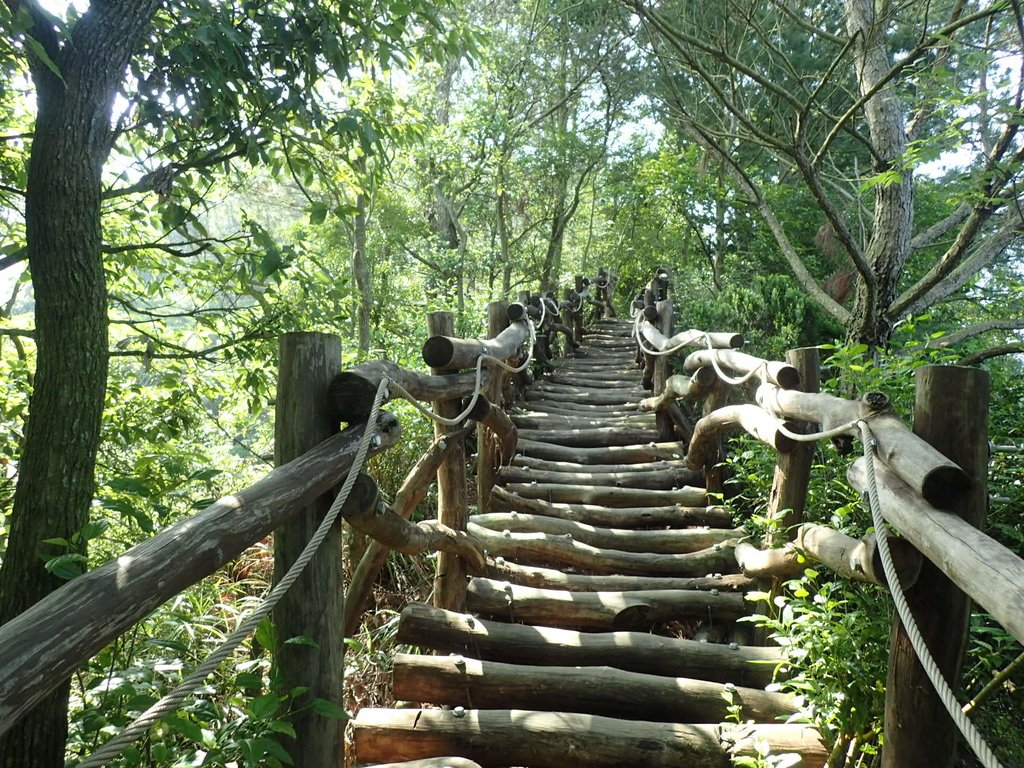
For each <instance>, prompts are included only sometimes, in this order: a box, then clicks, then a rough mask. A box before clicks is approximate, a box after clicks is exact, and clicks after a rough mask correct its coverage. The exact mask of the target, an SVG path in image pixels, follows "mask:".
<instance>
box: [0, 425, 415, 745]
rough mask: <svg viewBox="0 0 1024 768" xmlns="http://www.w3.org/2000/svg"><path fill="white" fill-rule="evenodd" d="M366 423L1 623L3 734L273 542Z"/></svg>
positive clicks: (384, 435)
mask: <svg viewBox="0 0 1024 768" xmlns="http://www.w3.org/2000/svg"><path fill="white" fill-rule="evenodd" d="M363 432H364V427H363V425H354V426H351V427H349V428H348V429H345V430H344V431H342V432H341V433H340V434H337V435H335V436H333V437H331V438H328V439H327V440H325V441H324V442H322V443H321V444H320V445H318V446H317V447H316V448H314V449H313V450H311V451H309V452H307V453H305V454H303V455H302V456H300V457H299V458H297V459H294V460H293V461H290V462H288V463H287V464H285V465H284V466H281V467H277V468H276V469H274V470H273V471H271V472H270V473H269V474H268V475H266V476H265V477H264V478H263V479H262V480H259V481H258V482H256V483H255V484H253V485H251V486H249V487H248V488H245V489H243V490H241V491H239V492H237V493H234V494H231V495H229V496H225V497H224V498H222V499H219V500H218V501H216V502H214V503H213V504H211V505H210V506H209V507H207V508H206V509H204V510H203V511H202V512H199V513H198V514H196V515H193V516H191V517H188V518H186V519H184V520H182V521H180V522H178V523H176V524H174V525H172V526H171V527H170V528H167V529H165V530H163V531H161V532H160V533H158V534H157V535H156V536H153V537H152V538H150V539H146V540H145V541H143V542H141V543H140V544H137V545H135V546H134V547H132V548H131V549H129V550H127V551H126V552H125V553H124V554H122V555H120V556H118V557H116V558H114V559H112V560H110V561H108V562H106V563H104V564H103V565H101V566H99V567H98V568H95V569H93V570H91V571H88V572H87V573H84V574H82V575H81V576H78V577H76V578H74V579H72V580H71V581H69V582H68V583H67V584H65V585H64V586H62V587H61V588H60V589H58V590H56V591H55V592H53V593H51V594H50V595H48V596H47V597H46V598H44V599H43V600H41V601H40V602H38V603H36V604H35V605H34V606H32V607H31V608H29V609H28V610H27V611H25V612H24V613H22V614H20V615H18V616H17V617H15V618H14V619H12V620H11V621H9V622H7V623H6V624H4V625H3V626H2V627H0V733H2V732H4V731H6V730H7V729H8V728H10V727H11V725H13V724H14V722H15V721H16V720H17V719H18V718H20V717H21V716H22V715H24V714H25V713H26V712H27V711H28V710H30V709H31V708H32V707H33V706H35V705H36V704H37V703H38V702H39V701H40V699H42V698H43V697H44V696H45V695H46V694H47V693H49V692H50V691H51V690H53V689H54V688H55V687H56V686H57V685H59V684H60V683H61V682H62V681H64V680H66V679H67V678H68V677H69V676H70V675H71V673H72V672H74V671H75V670H76V669H78V668H79V667H80V666H81V665H82V664H84V663H85V661H86V660H87V659H89V658H90V657H92V656H94V655H95V654H96V653H98V652H99V651H100V649H102V648H103V647H104V646H105V645H107V644H108V643H109V642H111V641H112V640H113V639H114V638H116V637H118V636H119V635H120V634H121V633H122V632H124V631H125V630H127V629H128V628H129V627H131V626H132V625H133V624H135V623H136V622H138V621H140V620H141V619H142V618H143V617H145V616H146V615H148V614H149V613H150V612H151V611H152V610H153V609H154V608H156V607H157V606H159V605H160V604H161V603H163V602H164V601H165V600H167V599H169V598H171V597H173V596H174V595H176V594H178V593H179V592H181V591H182V590H184V589H186V588H187V587H190V586H191V585H193V584H195V583H196V582H198V581H200V580H201V579H202V578H204V577H205V576H208V575H209V574H211V573H213V572H214V571H215V570H217V569H218V568H220V567H221V566H222V565H224V564H225V563H227V562H229V561H231V560H233V559H234V558H236V557H238V555H239V554H241V552H242V551H243V550H244V549H245V548H246V547H249V546H250V545H252V544H255V543H256V542H257V541H259V540H261V539H263V538H265V537H266V536H267V535H269V534H270V533H271V532H272V531H273V530H275V529H277V528H279V527H280V526H281V525H282V524H283V523H284V522H285V521H286V520H288V519H289V518H290V517H291V516H292V515H295V514H298V512H299V511H300V510H302V509H304V508H305V507H307V506H309V504H310V503H312V501H313V500H314V499H316V498H318V497H319V496H321V495H322V494H323V493H325V492H326V491H327V490H328V489H330V488H333V487H334V486H335V485H336V484H337V483H338V482H339V481H340V479H341V478H343V477H344V476H345V474H346V473H347V472H348V470H349V468H350V467H351V466H352V459H353V457H354V456H355V453H356V449H357V448H358V445H359V442H360V440H361V439H362V436H363ZM377 434H378V436H379V437H380V442H379V443H376V444H372V443H371V447H370V455H374V454H376V453H380V452H381V451H382V450H384V449H386V448H388V447H390V446H392V445H394V444H395V443H396V442H398V439H399V436H400V434H401V430H400V429H399V425H398V420H397V419H396V418H395V417H394V416H392V415H391V414H390V413H387V412H382V413H381V414H380V417H379V418H378V421H377Z"/></svg>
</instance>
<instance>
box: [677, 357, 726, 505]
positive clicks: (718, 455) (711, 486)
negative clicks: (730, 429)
mask: <svg viewBox="0 0 1024 768" xmlns="http://www.w3.org/2000/svg"><path fill="white" fill-rule="evenodd" d="M728 402H729V387H728V386H726V384H725V382H723V381H720V380H719V379H718V378H717V376H716V378H715V383H714V384H713V385H712V386H711V388H710V389H709V390H708V392H707V395H706V396H705V397H704V405H703V408H702V412H703V414H704V416H709V415H711V414H712V413H714V412H715V411H717V410H718V409H719V408H722V407H723V406H725V405H726V404H727V403H728ZM691 439H692V438H691ZM706 450H707V455H706V457H705V459H704V487H705V488H707V489H708V493H711V494H716V495H718V498H722V496H724V494H725V467H724V462H723V461H722V459H723V456H722V442H721V440H717V439H716V440H714V441H713V444H712V445H711V446H708V449H706ZM689 461H690V457H689V447H687V465H689Z"/></svg>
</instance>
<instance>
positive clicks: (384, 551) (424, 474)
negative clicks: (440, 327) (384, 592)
mask: <svg viewBox="0 0 1024 768" xmlns="http://www.w3.org/2000/svg"><path fill="white" fill-rule="evenodd" d="M470 429H472V424H471V423H470V422H466V423H464V424H463V425H462V426H460V427H459V429H458V430H456V431H455V432H452V433H449V434H445V435H443V436H442V437H439V438H435V440H434V442H433V444H432V445H431V446H430V448H428V449H427V450H426V452H425V453H424V454H423V455H422V456H421V457H420V458H419V459H418V460H417V461H416V464H415V465H413V468H412V469H411V470H410V471H409V474H408V475H406V477H405V480H403V481H402V485H401V486H400V487H399V489H398V491H397V492H396V493H395V498H394V500H393V501H392V503H391V508H392V509H393V510H394V511H395V513H396V514H398V515H400V516H401V517H403V518H405V519H406V520H408V519H409V518H410V517H412V513H413V511H414V510H415V509H416V507H417V506H419V504H420V502H421V501H423V499H424V498H426V495H427V491H428V490H429V489H430V486H431V485H432V483H433V480H434V476H435V475H436V473H437V470H438V467H440V466H441V464H442V462H444V461H445V459H446V458H447V457H448V456H449V454H450V453H451V451H453V450H454V449H455V446H456V445H461V444H462V441H463V440H464V439H465V437H466V435H467V434H468V433H469V430H470ZM390 551H391V550H390V549H389V548H388V547H386V546H384V545H383V544H381V543H380V542H379V541H371V542H370V544H369V546H368V547H367V548H366V551H365V552H364V553H363V556H362V558H361V559H360V561H359V565H358V566H356V568H355V570H354V571H353V572H352V580H351V582H350V583H349V586H348V590H347V591H346V592H345V637H352V636H353V635H354V634H355V632H356V630H357V629H358V628H359V620H360V618H361V616H362V613H363V609H364V608H365V606H366V601H367V600H369V599H370V594H371V593H372V592H373V585H374V583H375V582H376V581H377V576H378V575H379V574H380V570H381V568H383V567H384V563H385V562H386V561H387V557H388V553H389V552H390Z"/></svg>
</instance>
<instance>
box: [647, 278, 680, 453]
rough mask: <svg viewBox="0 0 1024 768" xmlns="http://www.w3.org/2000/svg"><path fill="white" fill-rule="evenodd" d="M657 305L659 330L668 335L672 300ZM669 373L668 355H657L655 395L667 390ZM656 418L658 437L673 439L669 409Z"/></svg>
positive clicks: (659, 413)
mask: <svg viewBox="0 0 1024 768" xmlns="http://www.w3.org/2000/svg"><path fill="white" fill-rule="evenodd" d="M655 306H656V308H657V310H658V319H657V321H656V326H657V330H658V331H659V332H661V333H663V334H666V335H667V334H670V333H672V301H671V300H670V299H667V298H666V299H663V300H662V301H659V302H658V303H657V304H656V305H655ZM643 325H650V323H643ZM669 374H670V366H669V360H668V357H667V356H666V355H661V356H659V357H657V358H656V359H655V361H654V377H653V379H652V384H653V385H654V395H655V397H657V396H659V395H661V394H663V393H664V392H665V383H666V382H667V381H668V377H669ZM679 415H680V416H681V415H682V414H681V413H680V414H679ZM656 418H657V421H658V437H660V438H661V439H662V440H671V439H672V438H673V437H675V424H674V423H673V420H672V417H671V416H669V414H668V413H667V411H666V410H665V409H661V410H659V411H658V412H657V413H656Z"/></svg>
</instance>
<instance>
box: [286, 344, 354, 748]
mask: <svg viewBox="0 0 1024 768" xmlns="http://www.w3.org/2000/svg"><path fill="white" fill-rule="evenodd" d="M280 351H281V358H280V368H279V373H278V380H277V406H276V410H275V417H274V418H275V424H274V463H275V464H276V465H277V466H281V465H282V464H286V463H287V462H289V461H291V460H292V459H294V458H296V457H298V456H301V455H302V454H304V453H305V452H306V451H308V450H309V449H311V448H313V447H314V446H316V445H317V444H319V443H321V442H323V441H324V440H325V439H327V438H328V437H330V436H331V435H332V434H334V433H335V432H337V431H338V422H337V420H336V419H333V418H331V416H330V414H329V410H330V409H329V406H328V401H327V387H328V385H329V384H330V383H331V379H332V378H333V377H334V375H335V374H337V373H338V369H339V368H340V366H341V340H340V339H339V338H338V337H337V336H334V335H330V334H324V333H286V334H284V335H283V336H282V337H281V340H280ZM332 497H333V494H331V493H327V494H325V495H323V496H321V497H320V498H319V499H317V500H316V501H314V502H313V503H312V504H311V505H310V506H309V507H308V508H307V509H305V510H303V511H302V512H300V513H299V514H298V515H297V516H296V517H295V518H293V519H292V520H291V521H289V522H288V523H285V524H284V525H283V526H281V527H280V528H278V529H277V530H276V531H275V532H274V583H277V582H278V581H279V580H280V579H281V578H282V577H283V576H284V574H285V573H286V572H287V571H288V569H289V568H290V567H291V566H292V563H294V562H295V560H296V559H297V558H298V556H299V554H300V553H301V552H302V550H303V549H304V548H305V546H306V544H307V543H308V542H309V540H310V539H311V538H312V537H313V533H314V532H315V531H316V529H317V527H318V526H319V525H320V521H321V520H322V519H323V517H324V515H325V514H326V513H327V510H328V509H330V506H331V501H332ZM344 595H345V593H344V587H343V584H342V536H341V518H339V519H338V522H337V524H336V525H335V526H334V527H333V528H332V529H331V532H330V534H329V535H328V536H327V538H326V539H325V540H324V542H323V544H321V545H320V549H319V550H318V552H317V554H316V557H314V558H313V560H312V562H310V563H309V565H308V566H306V570H305V571H304V572H303V574H302V576H300V577H299V580H298V581H297V582H296V583H295V584H294V585H293V586H292V588H291V589H290V590H289V591H288V594H286V595H285V596H284V598H283V599H282V600H281V602H279V603H278V604H277V607H276V608H275V609H274V624H275V628H276V638H277V643H276V648H275V649H274V664H275V667H276V670H277V675H278V678H279V684H280V688H281V690H283V691H291V690H294V689H295V688H298V687H302V688H304V689H305V690H306V692H305V693H303V694H302V695H301V696H299V697H297V699H296V700H295V702H294V711H295V714H293V716H292V718H291V723H292V725H293V726H294V727H295V734H296V738H295V739H288V738H287V737H282V740H283V741H284V747H285V749H287V750H288V754H289V755H291V757H292V759H293V760H294V762H295V765H310V766H314V765H316V766H319V765H338V764H339V763H340V761H341V760H342V732H343V730H344V724H343V722H342V721H341V720H339V719H338V718H334V717H326V716H324V715H320V714H317V712H316V710H315V709H314V708H313V707H312V706H311V704H312V702H313V701H314V700H315V699H326V700H327V701H330V702H331V703H333V704H335V705H337V706H339V707H341V706H343V705H344V700H343V697H342V682H343V680H344V678H345V660H344V652H345V637H344V632H343V631H342V626H343V621H344V614H345V610H344V609H345V597H344ZM293 637H308V638H311V639H312V641H313V643H287V642H286V641H287V640H289V639H290V638H293Z"/></svg>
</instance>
